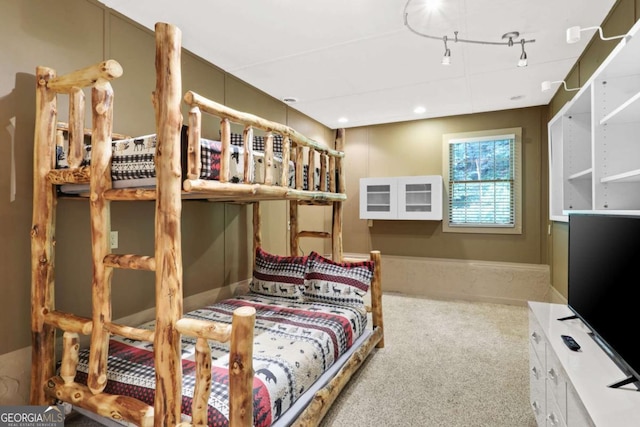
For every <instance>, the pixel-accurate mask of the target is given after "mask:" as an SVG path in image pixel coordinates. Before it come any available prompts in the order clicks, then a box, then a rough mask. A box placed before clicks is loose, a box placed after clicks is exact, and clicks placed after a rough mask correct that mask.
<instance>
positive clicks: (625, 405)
mask: <svg viewBox="0 0 640 427" xmlns="http://www.w3.org/2000/svg"><path fill="white" fill-rule="evenodd" d="M572 314H573V313H572V312H571V310H570V309H569V308H568V307H567V306H566V305H562V304H548V303H541V302H529V378H530V395H529V396H530V403H531V408H532V410H533V413H534V414H535V417H536V421H537V423H538V426H539V427H546V426H554V427H590V426H598V427H627V426H628V427H631V426H638V425H640V392H638V391H636V390H635V389H634V388H633V387H632V386H625V388H619V389H614V388H610V387H608V385H610V384H613V383H615V382H617V381H619V380H621V379H623V378H625V377H626V375H625V374H624V373H623V372H622V371H621V370H620V369H619V368H618V367H617V366H616V364H615V362H614V361H613V360H611V359H610V358H609V356H607V354H606V353H605V352H604V350H603V349H602V348H601V347H600V346H598V344H597V343H596V342H595V340H593V339H592V338H591V337H590V336H589V330H588V329H587V328H586V327H585V326H584V324H583V323H582V322H581V321H580V320H578V319H572V320H565V321H559V320H558V319H559V318H562V317H566V316H569V315H572ZM561 335H570V336H572V337H573V338H574V339H575V340H576V341H577V342H578V344H580V346H581V349H580V351H577V352H576V351H571V350H569V348H567V346H566V345H565V344H564V342H563V341H562V338H561Z"/></svg>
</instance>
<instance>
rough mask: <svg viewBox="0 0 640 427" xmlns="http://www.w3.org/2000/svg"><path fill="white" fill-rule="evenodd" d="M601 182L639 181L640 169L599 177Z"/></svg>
mask: <svg viewBox="0 0 640 427" xmlns="http://www.w3.org/2000/svg"><path fill="white" fill-rule="evenodd" d="M600 182H601V183H603V184H604V183H607V182H640V169H636V170H632V171H628V172H623V173H619V174H616V175H611V176H607V177H605V178H602V179H600Z"/></svg>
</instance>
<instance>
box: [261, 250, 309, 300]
mask: <svg viewBox="0 0 640 427" xmlns="http://www.w3.org/2000/svg"><path fill="white" fill-rule="evenodd" d="M306 271H307V257H306V256H279V255H273V254H270V253H268V252H266V251H264V250H263V249H262V248H258V249H256V263H255V266H254V269H253V280H252V281H251V284H250V285H249V288H250V289H251V291H252V292H255V293H258V294H262V295H268V296H277V297H283V298H288V299H292V300H300V299H302V291H303V289H304V277H305V273H306Z"/></svg>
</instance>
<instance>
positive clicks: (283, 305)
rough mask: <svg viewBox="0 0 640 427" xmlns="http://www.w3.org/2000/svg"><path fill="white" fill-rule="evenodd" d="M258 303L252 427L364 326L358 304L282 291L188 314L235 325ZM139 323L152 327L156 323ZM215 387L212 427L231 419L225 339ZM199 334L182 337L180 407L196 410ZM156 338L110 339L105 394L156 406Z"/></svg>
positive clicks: (288, 402) (82, 375)
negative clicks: (304, 298) (287, 295)
mask: <svg viewBox="0 0 640 427" xmlns="http://www.w3.org/2000/svg"><path fill="white" fill-rule="evenodd" d="M245 305H249V306H253V307H255V309H256V326H255V337H254V356H253V357H254V359H253V368H254V371H255V376H254V381H253V397H254V423H255V426H270V425H271V424H272V423H273V422H275V421H276V420H277V419H278V418H280V417H281V416H282V414H284V412H285V411H286V410H287V409H289V408H290V407H291V406H292V405H293V403H294V402H295V401H296V400H297V399H298V397H299V396H300V395H302V394H303V393H304V392H305V391H306V390H307V389H309V387H310V386H311V385H312V384H313V383H314V382H315V381H316V380H317V379H318V378H319V377H320V376H321V375H322V373H323V372H324V371H325V370H326V369H328V368H329V367H330V366H331V365H332V364H333V363H334V362H335V361H336V360H337V359H338V358H339V357H340V356H341V355H342V354H343V353H344V352H345V351H346V350H348V349H349V348H350V347H351V345H352V344H353V342H354V341H355V340H356V339H357V338H358V337H359V336H360V335H361V334H362V332H363V331H364V329H365V327H366V322H367V317H366V313H365V312H364V311H361V310H360V309H357V308H353V307H347V306H336V305H330V304H323V303H318V302H292V301H290V300H284V299H279V298H277V297H265V296H262V295H256V294H248V295H246V296H242V297H237V298H234V299H229V300H224V301H221V302H219V303H216V304H214V305H212V306H208V307H205V308H202V309H199V310H195V311H192V312H190V313H188V314H186V315H185V317H191V318H196V319H206V320H212V321H216V322H223V323H229V324H230V323H231V316H232V313H233V311H234V310H235V309H236V308H238V307H240V306H245ZM142 328H146V329H152V328H153V322H149V323H147V324H145V325H143V326H142ZM210 347H211V358H212V385H211V389H212V391H211V396H210V398H209V413H208V416H209V419H208V424H209V425H210V426H226V425H228V416H229V407H228V401H229V398H228V394H227V390H228V365H229V359H228V351H229V346H228V343H227V344H220V343H214V342H210ZM194 354H195V339H190V338H186V337H183V338H182V368H183V387H182V390H183V391H182V393H183V397H182V412H183V414H185V415H188V416H189V415H191V398H192V396H193V390H194V387H195V362H194ZM88 359H89V353H88V351H87V350H83V351H82V352H81V353H80V361H79V364H78V374H77V376H76V381H78V382H81V383H86V378H87V374H86V373H87V372H88V366H87V364H88ZM153 365H154V362H153V344H152V343H147V342H141V341H133V340H129V339H126V338H113V339H112V340H111V342H110V346H109V361H108V366H109V368H108V369H109V370H108V383H107V387H106V389H105V392H107V393H111V394H121V395H127V396H132V397H136V398H138V399H140V400H142V401H144V402H146V403H147V404H149V405H153V398H154V395H155V391H154V388H155V374H154V369H153Z"/></svg>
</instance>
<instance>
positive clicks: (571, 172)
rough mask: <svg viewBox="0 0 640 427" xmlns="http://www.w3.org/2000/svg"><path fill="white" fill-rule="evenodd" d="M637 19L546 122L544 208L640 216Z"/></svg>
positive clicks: (563, 217)
mask: <svg viewBox="0 0 640 427" xmlns="http://www.w3.org/2000/svg"><path fill="white" fill-rule="evenodd" d="M639 29H640V22H638V23H636V24H635V25H634V26H633V28H632V29H631V30H630V31H629V36H630V37H627V38H626V39H622V40H621V41H620V42H619V43H618V45H617V46H616V47H615V48H614V50H613V51H612V52H611V54H610V55H609V56H608V57H607V59H606V60H605V61H603V63H602V65H601V66H600V67H599V68H598V69H597V70H596V71H595V72H594V73H593V75H592V76H591V78H590V79H589V80H588V81H587V82H586V83H585V84H584V86H583V87H582V88H581V89H580V91H578V93H577V94H576V96H575V97H574V98H573V99H572V100H571V101H570V102H568V103H567V104H566V105H565V106H564V107H563V108H562V110H560V111H559V112H558V114H556V115H555V116H554V117H553V119H551V121H550V122H549V125H548V132H549V174H550V176H549V208H550V218H551V220H554V221H567V219H568V216H567V215H568V213H569V212H572V211H598V212H608V213H626V214H632V215H640V140H639V139H638V135H639V134H640V39H639V38H636V37H635V36H634V35H635V34H636V33H637V32H638V30H639Z"/></svg>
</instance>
